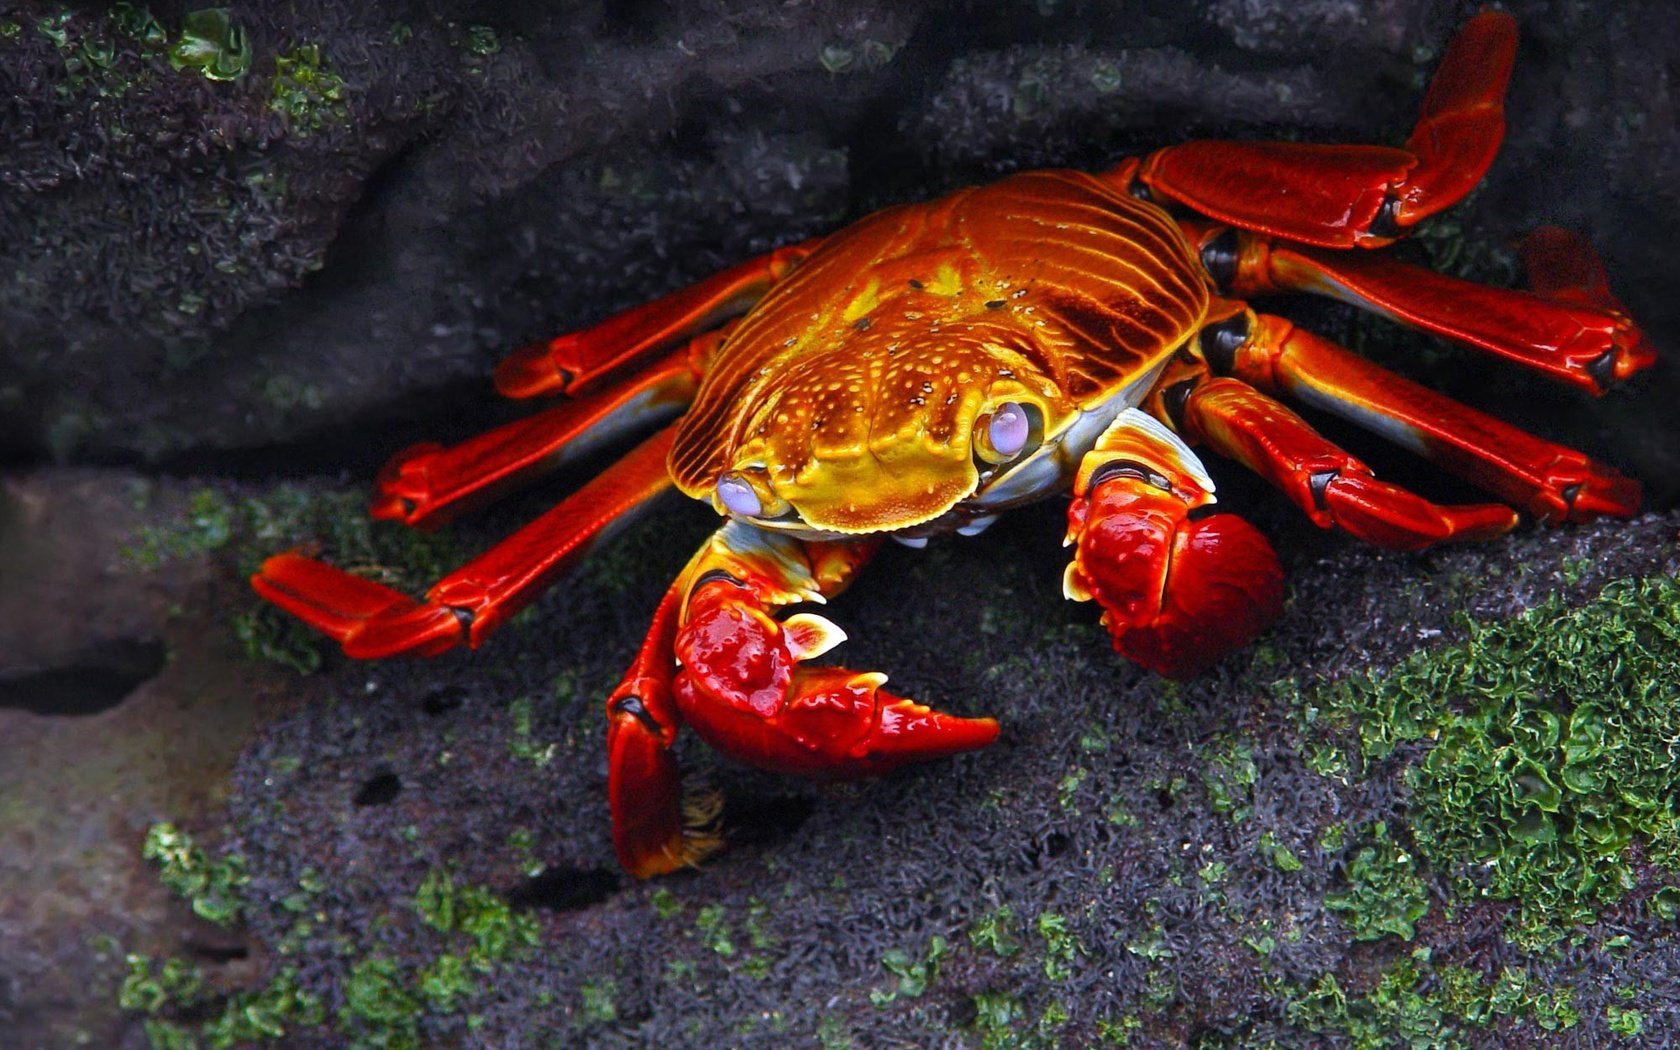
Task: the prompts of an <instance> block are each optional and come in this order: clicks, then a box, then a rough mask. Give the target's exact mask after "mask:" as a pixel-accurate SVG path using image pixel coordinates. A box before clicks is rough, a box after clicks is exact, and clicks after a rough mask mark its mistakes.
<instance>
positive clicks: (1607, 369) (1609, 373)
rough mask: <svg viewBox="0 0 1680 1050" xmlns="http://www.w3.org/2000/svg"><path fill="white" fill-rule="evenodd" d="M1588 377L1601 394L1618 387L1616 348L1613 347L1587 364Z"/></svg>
mask: <svg viewBox="0 0 1680 1050" xmlns="http://www.w3.org/2000/svg"><path fill="white" fill-rule="evenodd" d="M1587 375H1589V376H1592V381H1593V383H1594V384H1595V385H1596V386H1597V387H1598V389H1599V391H1600V392H1603V391H1605V390H1609V389H1610V388H1611V387H1613V386H1615V385H1616V348H1615V347H1611V348H1610V349H1608V350H1606V351H1604V353H1602V354H1599V355H1598V356H1597V357H1595V358H1593V359H1592V360H1591V361H1588V362H1587Z"/></svg>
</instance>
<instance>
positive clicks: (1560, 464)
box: [1202, 313, 1640, 522]
mask: <svg viewBox="0 0 1680 1050" xmlns="http://www.w3.org/2000/svg"><path fill="white" fill-rule="evenodd" d="M1202 346H1203V351H1204V353H1205V354H1207V355H1208V357H1209V363H1210V364H1212V365H1213V366H1214V371H1216V372H1219V373H1229V374H1231V375H1234V376H1236V377H1237V378H1238V379H1242V380H1244V381H1245V382H1247V383H1249V384H1250V385H1252V386H1255V387H1258V388H1259V389H1261V390H1265V391H1268V392H1274V393H1279V394H1286V395H1288V396H1290V397H1291V398H1293V399H1295V400H1297V401H1300V402H1302V403H1305V404H1308V405H1312V406H1313V407H1315V408H1320V409H1323V410H1324V411H1327V412H1330V413H1332V414H1333V415H1337V416H1340V417H1342V418H1344V419H1346V420H1348V421H1349V422H1352V423H1355V424H1357V425H1359V426H1362V427H1364V428H1366V429H1367V430H1370V431H1372V432H1374V433H1377V434H1380V435H1382V436H1383V437H1385V438H1387V439H1388V440H1390V441H1392V442H1394V443H1395V444H1397V445H1400V446H1401V447H1403V448H1406V449H1409V450H1411V451H1413V452H1415V453H1417V454H1418V455H1421V456H1423V457H1424V458H1426V459H1428V460H1430V461H1431V462H1434V463H1437V464H1439V465H1440V466H1441V467H1442V468H1444V469H1446V470H1448V471H1450V472H1451V473H1453V474H1456V475H1457V476H1459V477H1461V478H1464V479H1465V480H1467V481H1469V482H1471V483H1473V484H1475V485H1478V486H1480V487H1481V488H1483V489H1485V490H1486V491H1488V492H1491V493H1493V494H1494V495H1495V496H1498V497H1499V498H1500V499H1501V500H1503V501H1504V502H1506V503H1508V504H1510V505H1511V506H1513V507H1517V508H1519V509H1521V510H1524V511H1526V512H1528V513H1529V514H1531V515H1533V516H1534V517H1535V518H1537V519H1539V520H1540V521H1547V522H1551V521H1565V520H1567V521H1585V520H1588V519H1591V518H1594V517H1597V516H1599V515H1604V514H1611V515H1628V514H1632V513H1634V512H1635V511H1636V510H1638V509H1639V495H1640V493H1639V484H1638V482H1635V481H1633V480H1631V479H1629V478H1626V477H1624V476H1622V475H1621V474H1619V473H1617V472H1616V471H1615V470H1613V469H1611V468H1610V467H1607V466H1605V465H1604V464H1602V463H1597V462H1594V461H1593V460H1592V459H1589V458H1588V457H1587V456H1584V455H1582V454H1581V453H1579V452H1576V451H1575V450H1574V449H1570V448H1565V447H1564V446H1562V445H1556V444H1553V443H1552V442H1550V441H1545V440H1543V439H1541V438H1537V437H1535V436H1534V435H1532V434H1529V433H1527V432H1526V431H1523V430H1520V429H1518V428H1516V427H1514V426H1511V425H1510V424H1509V423H1504V422H1501V421H1500V420H1498V419H1495V418H1493V417H1492V416H1490V415H1488V414H1486V413H1485V412H1478V411H1476V410H1475V409H1473V408H1470V407H1468V406H1466V405H1462V404H1460V403H1459V402H1457V401H1454V400H1453V399H1452V398H1449V397H1445V396H1443V395H1441V394H1438V393H1436V392H1435V391H1433V390H1430V389H1428V388H1427V387H1423V386H1420V385H1418V384H1417V383H1414V382H1412V381H1411V380H1409V379H1405V378H1402V377H1400V376H1397V375H1395V374H1394V373H1393V372H1390V371H1388V370H1387V369H1385V368H1382V367H1380V366H1378V365H1375V364H1372V363H1371V362H1370V361H1367V360H1365V359H1364V358H1363V357H1360V356H1359V355H1358V354H1355V353H1352V352H1350V351H1348V350H1345V349H1343V348H1342V347H1340V346H1337V345H1336V344H1335V343H1332V342H1330V341H1329V340H1327V339H1323V338H1321V337H1319V336H1316V335H1313V334H1312V333H1311V332H1307V331H1304V330H1302V329H1299V328H1296V327H1295V326H1294V325H1293V324H1291V323H1290V322H1289V321H1287V320H1285V319H1284V318H1282V317H1274V316H1271V315H1268V314H1249V313H1243V314H1238V315H1236V316H1234V317H1233V318H1231V319H1230V320H1228V321H1226V322H1223V323H1222V324H1220V325H1217V326H1215V327H1213V328H1210V329H1207V330H1205V331H1204V333H1203V338H1202Z"/></svg>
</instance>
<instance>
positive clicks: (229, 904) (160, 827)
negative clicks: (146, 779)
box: [141, 822, 250, 926]
mask: <svg viewBox="0 0 1680 1050" xmlns="http://www.w3.org/2000/svg"><path fill="white" fill-rule="evenodd" d="M141 855H142V856H143V857H145V858H146V859H147V860H151V861H156V862H157V864H158V878H159V879H160V880H161V881H162V882H163V884H164V885H165V886H167V887H169V888H170V889H171V890H173V891H175V893H176V894H178V895H179V896H180V897H181V898H182V899H184V900H185V901H186V902H187V903H188V904H189V905H190V906H191V907H192V910H193V914H195V915H197V916H199V917H200V918H202V919H205V920H207V921H209V922H213V923H215V924H216V925H218V926H231V925H232V924H233V923H235V922H236V921H238V919H239V917H240V915H241V914H242V913H243V910H244V906H245V905H244V899H243V892H244V889H245V885H246V883H248V882H249V881H250V877H249V876H248V875H247V874H246V872H245V858H244V857H243V856H241V855H240V854H238V853H223V854H220V855H218V856H215V857H212V856H210V855H209V854H208V853H207V852H206V851H205V850H203V849H202V848H200V847H199V846H198V845H197V844H196V843H195V842H194V841H193V839H192V836H191V835H188V834H187V833H186V832H184V831H181V830H180V829H179V828H177V827H175V825H173V824H170V823H168V822H163V823H158V824H153V825H152V826H151V827H150V828H148V829H147V830H146V841H145V844H144V845H143V846H142V847H141Z"/></svg>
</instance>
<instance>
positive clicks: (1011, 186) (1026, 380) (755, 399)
mask: <svg viewBox="0 0 1680 1050" xmlns="http://www.w3.org/2000/svg"><path fill="white" fill-rule="evenodd" d="M1209 295H1210V288H1209V284H1208V279H1207V277H1206V276H1205V272H1204V270H1203V269H1202V267H1201V265H1200V263H1199V262H1198V260H1197V259H1196V257H1195V254H1194V252H1193V250H1192V249H1191V247H1190V245H1189V244H1188V242H1186V240H1185V238H1184V236H1183V234H1182V233H1181V232H1180V231H1179V229H1178V227H1177V225H1176V224H1175V223H1174V222H1173V221H1172V220H1171V219H1170V218H1169V217H1168V216H1167V214H1166V213H1165V212H1164V211H1162V210H1161V209H1160V208H1158V207H1156V206H1155V205H1153V204H1150V203H1148V202H1145V201H1142V200H1139V199H1137V198H1135V197H1132V196H1130V195H1129V194H1127V193H1125V192H1123V191H1121V190H1117V189H1115V188H1114V187H1112V186H1109V185H1107V184H1105V183H1103V182H1101V181H1100V180H1098V179H1096V178H1094V177H1092V176H1090V175H1087V174H1084V173H1082V172H1075V171H1038V172H1030V173H1026V174H1021V175H1016V176H1014V177H1012V178H1009V179H1006V180H1004V181H1002V182H999V183H995V184H993V185H990V186H984V187H977V188H969V189H963V190H958V191H957V192H955V193H952V194H949V195H948V196H946V197H943V198H940V199H938V200H935V201H930V202H926V203H922V204H908V205H901V206H898V207H894V208H888V209H886V210H884V211H880V212H876V213H875V214H873V215H870V216H869V217H867V218H865V219H863V220H861V221H860V222H858V223H856V224H855V225H853V226H851V227H849V228H847V229H845V230H842V231H840V232H839V233H837V234H835V235H833V236H831V237H829V238H827V239H826V240H824V241H823V242H822V244H821V246H820V247H819V248H818V249H817V250H816V251H815V252H814V253H813V254H812V255H811V256H810V257H809V258H807V259H806V260H805V261H804V262H803V263H802V264H801V265H800V267H799V268H798V270H796V271H795V272H794V273H793V274H791V275H790V276H789V277H788V278H787V279H785V280H783V281H782V282H780V283H778V284H777V285H776V286H775V287H774V288H773V289H772V290H771V291H770V293H769V294H768V295H766V296H765V298H764V299H763V300H762V301H760V302H759V303H758V305H757V306H756V307H754V308H753V309H752V311H750V312H749V313H748V314H747V315H746V316H745V317H743V318H742V319H741V321H740V322H739V323H738V325H737V327H736V328H735V330H734V331H733V332H732V333H731V335H730V337H729V338H728V339H727V340H726V341H725V342H724V344H723V345H722V346H721V348H720V349H719V351H718V353H717V355H716V357H715V359H714V360H713V361H712V362H711V363H710V364H709V366H708V367H707V370H706V375H705V378H704V380H703V381H702V383H701V386H700V389H699V392H698V395H697V396H696V398H695V402H694V405H693V407H692V408H691V409H690V410H689V412H688V414H687V415H686V416H684V418H683V420H682V423H681V427H680V430H679V432H678V434H677V439H676V444H675V447H674V448H673V450H672V453H671V473H672V476H673V477H674V478H675V479H676V483H677V485H678V487H680V488H681V489H682V490H683V491H684V492H685V493H687V494H688V495H690V496H692V497H694V498H696V499H702V500H708V501H710V500H712V498H713V493H714V489H715V486H716V484H717V481H718V479H719V477H721V476H722V475H723V474H724V473H725V472H728V471H732V470H735V471H741V472H743V476H744V477H746V478H747V479H748V480H749V481H750V482H752V483H753V484H754V486H755V487H756V488H759V489H760V491H761V492H763V493H764V494H765V495H767V496H768V497H769V499H768V500H767V504H766V505H767V506H779V505H782V504H791V505H792V506H793V507H794V508H795V509H797V510H798V512H799V514H800V517H801V518H802V519H803V520H804V521H805V522H806V523H807V524H808V525H810V526H812V527H813V528H817V529H822V530H827V531H832V532H838V533H862V532H875V531H890V530H893V529H900V528H906V527H909V526H912V525H916V524H920V523H923V522H926V521H929V520H932V519H933V518H936V517H938V516H939V515H941V514H943V513H944V512H945V511H947V510H949V509H950V508H951V507H952V506H953V505H955V504H956V503H957V502H958V501H960V500H961V499H963V498H965V497H967V496H968V495H970V494H971V493H973V492H974V490H975V488H976V486H977V484H978V482H979V474H978V471H977V469H976V468H975V466H974V462H973V448H972V437H971V431H972V430H973V428H974V425H975V421H976V419H977V418H979V417H980V416H981V415H982V414H983V413H985V412H986V411H988V410H989V409H990V408H991V407H992V406H994V405H996V404H999V403H1001V402H1003V401H1016V402H1022V403H1026V404H1030V405H1032V406H1034V407H1036V408H1037V409H1038V411H1039V413H1040V415H1041V417H1042V419H1043V431H1044V434H1045V436H1046V438H1052V437H1054V435H1056V434H1058V433H1059V432H1060V431H1061V430H1062V428H1063V427H1065V426H1067V425H1068V424H1069V423H1071V422H1072V421H1073V420H1074V419H1076V418H1077V417H1078V415H1079V413H1080V412H1082V411H1084V410H1087V409H1090V408H1092V407H1094V406H1096V405H1098V404H1101V403H1103V402H1105V401H1107V400H1109V399H1110V398H1111V397H1112V396H1113V395H1114V394H1116V393H1118V392H1119V391H1120V390H1121V389H1123V388H1124V387H1125V386H1126V385H1127V384H1128V383H1130V382H1132V381H1133V380H1135V379H1137V378H1138V377H1139V376H1141V375H1143V374H1145V373H1146V372H1147V371H1148V370H1149V369H1151V368H1153V367H1154V366H1155V365H1156V364H1158V363H1159V362H1160V361H1162V360H1163V359H1164V357H1165V356H1166V355H1168V354H1170V353H1171V352H1172V351H1173V350H1174V349H1175V348H1177V347H1178V346H1180V345H1181V344H1182V343H1183V342H1184V341H1185V340H1186V339H1188V338H1189V337H1190V336H1191V334H1192V333H1194V332H1195V331H1196V330H1197V329H1198V327H1199V326H1200V324H1201V322H1202V319H1203V317H1204V316H1205V314H1206V312H1207V308H1208V301H1209Z"/></svg>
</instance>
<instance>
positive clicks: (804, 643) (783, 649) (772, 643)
mask: <svg viewBox="0 0 1680 1050" xmlns="http://www.w3.org/2000/svg"><path fill="white" fill-rule="evenodd" d="M753 600H754V599H753V597H752V595H751V594H750V592H749V590H748V588H746V587H744V586H742V585H739V584H736V583H734V582H733V581H731V580H714V581H712V582H709V583H706V584H703V585H701V586H700V587H698V588H696V589H695V591H694V592H693V594H692V595H691V596H690V598H689V619H688V622H687V623H685V624H684V625H683V627H682V628H681V629H680V630H679V631H678V632H677V637H676V644H675V651H676V656H677V660H678V661H679V662H680V663H681V665H682V669H681V670H680V671H678V672H677V676H676V678H675V680H674V681H673V683H672V685H673V693H674V696H675V698H676V702H677V708H678V710H680V711H681V713H682V716H683V719H684V720H685V721H686V722H688V724H689V725H691V726H693V727H694V729H695V731H696V732H698V733H699V734H700V735H701V736H702V737H704V738H705V739H706V741H707V742H708V743H710V744H711V745H712V746H713V747H716V748H717V749H718V750H720V751H723V752H725V753H727V754H730V755H733V756H735V757H736V758H738V759H740V760H742V761H744V762H749V763H751V764H753V765H755V766H758V767H759V768H761V769H769V770H774V771H776V772H781V773H796V774H803V775H806V776H820V777H828V778H837V779H847V778H852V777H861V776H871V775H874V774H877V773H882V772H885V771H887V770H889V769H892V768H894V767H896V766H899V765H903V764H905V763H907V762H921V761H926V760H928V759H934V758H943V757H945V756H947V755H953V754H957V753H959V752H962V751H970V750H973V749H975V748H980V747H985V746H986V745H987V744H990V743H991V742H992V741H993V740H994V739H996V738H997V733H998V724H997V722H996V721H995V720H993V719H990V718H960V717H957V716H955V715H948V714H945V713H943V712H940V711H935V710H932V709H931V708H927V707H924V706H922V705H920V704H917V703H914V702H912V701H910V700H906V699H905V698H903V697H901V696H897V695H896V694H894V693H891V692H888V691H887V690H886V689H884V688H882V684H883V683H884V682H885V681H886V676H885V675H882V674H877V673H870V672H861V673H860V672H857V671H850V670H847V669H845V668H842V667H804V666H800V661H802V660H805V659H807V658H809V657H813V656H816V655H819V654H820V653H822V652H824V651H826V650H827V649H828V648H830V647H832V646H833V645H835V644H837V643H838V642H839V641H840V640H841V639H842V638H843V637H844V635H842V634H841V633H840V631H839V629H838V628H835V627H834V626H833V625H831V624H829V623H828V621H827V620H824V619H822V618H821V617H817V616H812V615H809V614H796V615H794V616H790V617H788V618H787V619H786V620H781V621H778V620H776V619H774V618H773V617H771V616H769V615H768V614H766V613H765V612H764V611H763V610H762V609H761V608H758V607H756V606H754V605H752V604H750V603H751V602H752V601H753Z"/></svg>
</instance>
